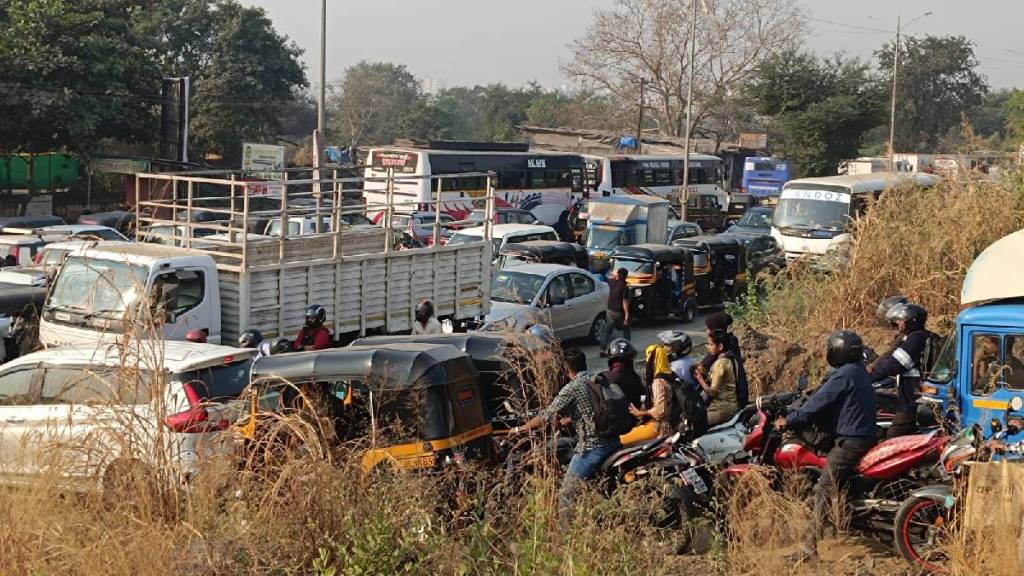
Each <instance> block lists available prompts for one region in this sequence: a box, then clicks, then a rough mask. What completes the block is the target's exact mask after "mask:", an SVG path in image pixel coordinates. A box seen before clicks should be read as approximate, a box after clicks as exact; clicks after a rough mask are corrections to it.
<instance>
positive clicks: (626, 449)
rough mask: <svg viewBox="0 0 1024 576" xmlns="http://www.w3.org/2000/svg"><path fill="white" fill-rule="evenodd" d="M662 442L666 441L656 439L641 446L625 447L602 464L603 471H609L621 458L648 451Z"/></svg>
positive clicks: (640, 444)
mask: <svg viewBox="0 0 1024 576" xmlns="http://www.w3.org/2000/svg"><path fill="white" fill-rule="evenodd" d="M662 440H664V438H655V439H653V440H648V441H646V442H641V443H639V444H631V445H629V446H623V447H622V448H620V449H618V450H616V451H615V452H613V453H612V455H611V456H609V457H607V458H605V459H604V462H602V463H601V470H607V469H608V468H609V467H610V466H611V465H612V464H614V463H615V462H616V461H618V459H619V458H621V457H623V456H624V455H626V454H632V453H633V452H640V451H644V450H648V449H650V448H653V447H654V446H656V445H658V444H660V443H661V441H662Z"/></svg>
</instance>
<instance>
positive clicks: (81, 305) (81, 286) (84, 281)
mask: <svg viewBox="0 0 1024 576" xmlns="http://www.w3.org/2000/svg"><path fill="white" fill-rule="evenodd" d="M147 277H148V270H147V268H146V267H145V266H138V265H132V264H128V263H126V262H114V261H110V260H99V259H96V258H88V259H86V258H84V257H81V256H69V257H68V258H67V260H65V261H64V266H63V267H62V268H61V269H60V273H59V274H58V275H57V280H56V282H55V283H54V285H53V292H51V293H50V297H49V299H48V300H47V306H46V307H47V309H53V310H61V311H64V312H74V313H76V314H88V315H96V316H101V317H107V318H113V317H116V316H119V315H123V314H124V312H125V311H126V310H128V309H129V308H130V307H131V306H132V304H133V303H134V302H136V301H137V300H138V298H139V295H140V294H141V293H142V291H143V288H144V286H145V285H146V279H147Z"/></svg>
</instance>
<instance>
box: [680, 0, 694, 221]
mask: <svg viewBox="0 0 1024 576" xmlns="http://www.w3.org/2000/svg"><path fill="white" fill-rule="evenodd" d="M690 3H691V4H692V5H693V14H692V15H691V17H690V81H689V82H688V83H687V86H686V139H685V144H684V146H685V148H686V150H685V151H684V152H683V153H684V154H685V156H683V195H682V197H681V198H680V199H679V213H680V217H681V218H682V219H683V221H684V222H685V221H686V201H687V199H688V197H689V195H690V115H691V114H692V113H693V62H694V59H695V56H696V48H697V0H691V2H690Z"/></svg>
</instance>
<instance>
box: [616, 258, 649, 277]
mask: <svg viewBox="0 0 1024 576" xmlns="http://www.w3.org/2000/svg"><path fill="white" fill-rule="evenodd" d="M619 268H625V269H626V270H628V271H629V272H630V273H636V274H651V273H652V272H653V271H654V264H653V263H652V262H651V261H650V260H629V259H625V258H616V259H615V261H614V262H612V270H618V269H619Z"/></svg>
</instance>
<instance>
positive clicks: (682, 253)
mask: <svg viewBox="0 0 1024 576" xmlns="http://www.w3.org/2000/svg"><path fill="white" fill-rule="evenodd" d="M620 268H625V269H626V270H628V271H629V276H627V277H626V284H627V285H628V287H629V299H630V314H631V315H633V316H636V317H637V318H651V317H657V316H671V315H676V316H681V317H682V318H683V319H684V320H685V321H686V322H692V321H693V319H694V317H695V316H696V315H697V286H696V283H695V280H694V270H693V255H692V254H691V253H690V251H688V250H686V249H684V248H680V247H678V246H667V245H665V244H638V245H636V246H619V247H618V248H616V249H615V251H614V252H612V268H611V269H612V270H618V269H620Z"/></svg>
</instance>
